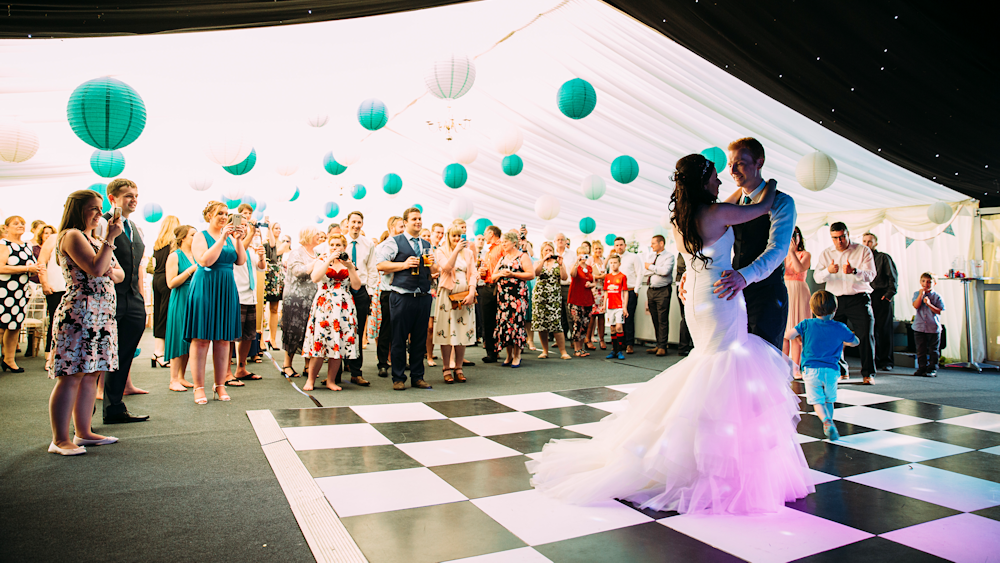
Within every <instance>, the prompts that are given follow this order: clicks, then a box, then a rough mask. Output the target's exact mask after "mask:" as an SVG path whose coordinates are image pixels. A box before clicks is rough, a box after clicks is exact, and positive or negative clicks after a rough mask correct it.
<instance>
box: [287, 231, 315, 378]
mask: <svg viewBox="0 0 1000 563" xmlns="http://www.w3.org/2000/svg"><path fill="white" fill-rule="evenodd" d="M325 241H326V235H325V234H323V233H321V232H319V231H318V230H316V228H315V227H306V228H304V229H302V230H301V231H299V244H300V245H301V246H299V247H298V248H296V249H295V250H293V251H291V252H289V253H288V257H287V259H286V260H285V268H286V270H285V292H284V293H283V294H282V296H281V301H282V305H281V306H282V309H283V312H282V315H281V347H282V349H284V351H285V361H284V365H283V367H282V368H281V371H282V373H284V374H285V375H286V376H289V377H295V376H297V375H298V373H299V372H297V371H295V368H294V367H292V359H293V358H294V357H295V356H297V355H299V354H301V353H302V343H303V341H305V338H306V323H308V322H309V313H310V312H312V303H313V298H314V297H316V282H314V281H312V269H313V265H314V263H315V261H316V247H317V246H319V245H320V244H323V243H324V242H325ZM307 369H308V366H306V368H303V371H305V370H307Z"/></svg>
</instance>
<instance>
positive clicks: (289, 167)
mask: <svg viewBox="0 0 1000 563" xmlns="http://www.w3.org/2000/svg"><path fill="white" fill-rule="evenodd" d="M275 171H276V172H277V173H278V175H279V176H291V175H292V174H295V173H296V172H298V171H299V165H298V164H295V163H294V162H286V163H284V164H279V165H278V167H277V168H276V169H275Z"/></svg>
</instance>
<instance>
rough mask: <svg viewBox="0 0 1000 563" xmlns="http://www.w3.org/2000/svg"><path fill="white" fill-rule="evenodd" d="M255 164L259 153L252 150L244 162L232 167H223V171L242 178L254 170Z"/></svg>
mask: <svg viewBox="0 0 1000 563" xmlns="http://www.w3.org/2000/svg"><path fill="white" fill-rule="evenodd" d="M255 164H257V151H255V150H254V149H252V148H251V149H250V154H248V155H247V157H246V158H244V159H243V160H242V161H240V162H237V163H236V164H234V165H232V166H223V167H222V169H223V170H225V171H226V172H229V173H230V174H232V175H233V176H242V175H244V174H246V173H247V172H249V171H251V170H253V166H254V165H255Z"/></svg>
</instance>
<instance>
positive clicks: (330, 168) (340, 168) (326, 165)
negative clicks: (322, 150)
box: [323, 151, 347, 176]
mask: <svg viewBox="0 0 1000 563" xmlns="http://www.w3.org/2000/svg"><path fill="white" fill-rule="evenodd" d="M323 169H324V170H326V171H327V172H329V173H330V174H333V175H334V176H337V175H339V174H343V173H344V171H346V170H347V167H346V166H344V165H343V164H341V163H339V162H337V159H335V158H333V151H330V152H328V153H326V154H325V155H323Z"/></svg>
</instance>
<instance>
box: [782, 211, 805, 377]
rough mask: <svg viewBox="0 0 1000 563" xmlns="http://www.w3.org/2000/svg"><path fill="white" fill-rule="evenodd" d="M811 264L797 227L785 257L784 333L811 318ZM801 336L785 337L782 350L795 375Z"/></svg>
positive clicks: (799, 357)
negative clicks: (808, 279) (785, 309)
mask: <svg viewBox="0 0 1000 563" xmlns="http://www.w3.org/2000/svg"><path fill="white" fill-rule="evenodd" d="M811 266H812V254H809V252H808V251H807V250H806V243H805V241H804V240H803V239H802V231H801V230H799V228H798V227H795V230H794V231H792V243H791V244H789V245H788V256H786V257H785V287H786V288H787V289H788V322H787V323H786V325H785V333H786V334H787V333H788V331H790V330H792V329H794V328H795V327H796V326H798V324H799V323H800V322H802V321H804V320H806V319H809V318H812V317H811V311H810V309H809V299H810V295H809V286H808V285H807V284H806V272H808V271H809V268H810V267H811ZM802 342H803V340H802V339H801V338H798V339H792V340H789V339H788V338H785V342H784V346H783V347H782V350H781V351H782V352H784V353H785V355H786V356H788V357H789V358H791V360H792V363H793V364H794V365H795V377H796V378H800V377H802V375H801V371H802V370H801V359H802Z"/></svg>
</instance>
